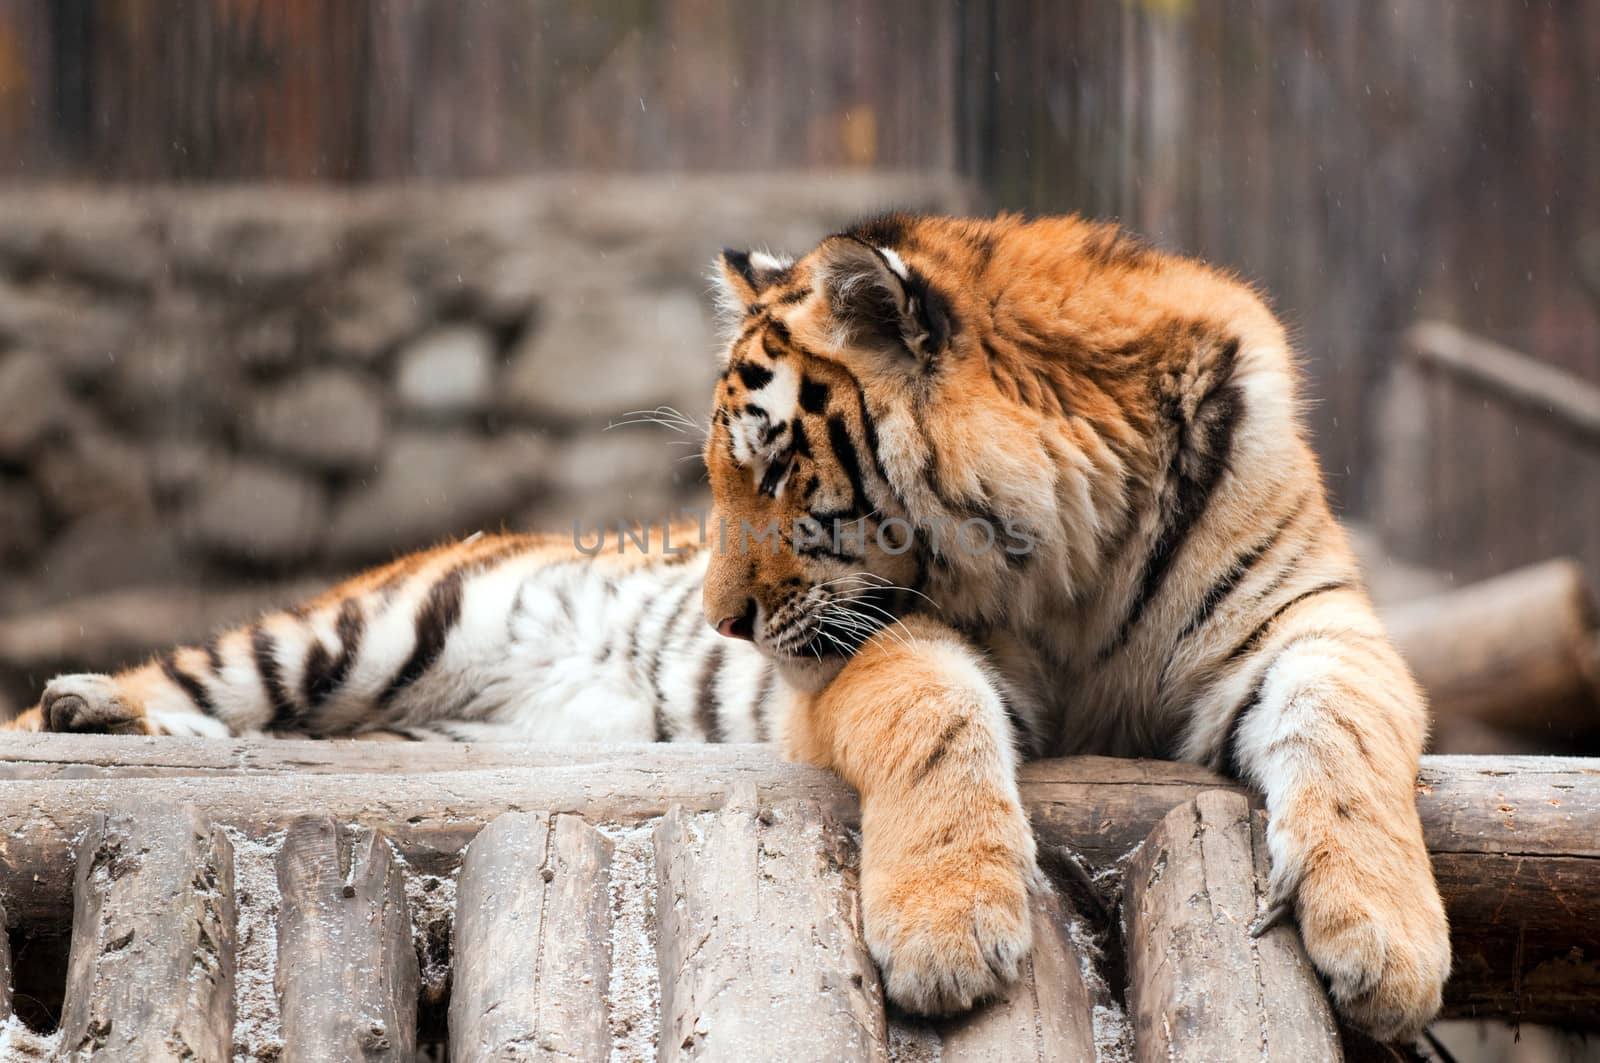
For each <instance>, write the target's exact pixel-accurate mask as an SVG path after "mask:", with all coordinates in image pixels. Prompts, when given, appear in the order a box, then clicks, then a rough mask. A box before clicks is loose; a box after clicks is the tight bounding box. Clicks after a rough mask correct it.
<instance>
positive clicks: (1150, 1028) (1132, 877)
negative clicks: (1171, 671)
mask: <svg viewBox="0 0 1600 1063" xmlns="http://www.w3.org/2000/svg"><path fill="white" fill-rule="evenodd" d="M1265 850H1266V842H1265V838H1264V836H1263V835H1262V834H1261V832H1260V830H1259V829H1253V827H1252V817H1251V814H1250V805H1249V803H1248V802H1247V801H1246V800H1245V799H1244V798H1243V797H1241V796H1239V795H1238V794H1231V793H1227V792H1224V791H1218V790H1213V791H1208V792H1206V793H1203V794H1201V795H1199V796H1198V797H1197V798H1195V799H1194V801H1192V802H1187V803H1185V804H1183V805H1180V806H1179V807H1177V808H1175V809H1173V810H1172V811H1171V812H1169V813H1168V814H1167V816H1166V818H1165V819H1163V820H1162V821H1161V825H1160V826H1158V827H1157V828H1156V829H1155V830H1154V831H1153V832H1152V833H1151V835H1150V838H1149V840H1148V841H1147V842H1145V845H1144V848H1142V849H1140V850H1139V852H1138V854H1137V855H1136V856H1135V857H1134V859H1133V861H1132V863H1130V864H1129V866H1128V871H1127V876H1126V878H1125V879H1124V895H1123V896H1124V900H1123V916H1124V919H1125V921H1126V924H1127V928H1128V938H1127V945H1128V992H1129V996H1130V1010H1131V1013H1132V1020H1133V1035H1134V1054H1135V1057H1136V1058H1137V1059H1138V1060H1139V1061H1140V1063H1168V1061H1169V1060H1210V1059H1234V1058H1237V1057H1238V1055H1239V1050H1240V1047H1241V1046H1243V1045H1248V1046H1251V1052H1250V1055H1251V1058H1262V1059H1269V1060H1283V1061H1285V1063H1300V1061H1301V1060H1307V1059H1317V1060H1325V1059H1326V1060H1336V1059H1339V1058H1341V1056H1340V1050H1339V1032H1338V1028H1337V1027H1336V1026H1335V1025H1334V1021H1333V1013H1332V1010H1331V1009H1330V1007H1329V1004H1328V998H1327V994H1326V993H1325V992H1324V991H1323V988H1322V984H1321V982H1320V981H1318V979H1317V975H1316V972H1315V971H1313V970H1312V968H1311V963H1310V961H1309V960H1308V959H1306V956H1305V952H1304V950H1303V949H1302V948H1301V946H1300V940H1299V938H1298V937H1297V936H1296V935H1295V933H1294V932H1293V931H1292V930H1291V929H1289V928H1288V927H1286V926H1281V927H1277V928H1275V929H1273V930H1270V931H1268V932H1267V933H1266V934H1264V935H1262V936H1261V937H1260V938H1254V939H1253V938H1251V936H1250V928H1251V925H1252V924H1253V923H1255V921H1256V920H1257V919H1258V918H1260V917H1261V915H1262V914H1263V913H1264V912H1265V910H1266V902H1265V899H1264V898H1265V893H1266V875H1265V872H1266V857H1265ZM1257 1045H1259V1046H1260V1052H1259V1055H1258V1054H1257V1052H1256V1051H1255V1046H1257Z"/></svg>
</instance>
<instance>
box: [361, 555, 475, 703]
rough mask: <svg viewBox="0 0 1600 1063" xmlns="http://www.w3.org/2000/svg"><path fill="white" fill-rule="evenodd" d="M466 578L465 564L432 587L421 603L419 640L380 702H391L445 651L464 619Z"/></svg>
mask: <svg viewBox="0 0 1600 1063" xmlns="http://www.w3.org/2000/svg"><path fill="white" fill-rule="evenodd" d="M465 578H466V568H465V566H462V567H457V568H453V569H451V570H450V571H449V572H446V573H445V574H444V575H443V576H441V577H439V580H438V582H437V583H435V584H434V585H433V586H432V587H431V588H429V589H428V596H427V597H426V598H424V599H423V601H422V604H421V605H420V606H418V607H417V619H416V628H417V640H416V642H415V643H414V644H413V645H412V647H411V656H410V657H408V658H406V662H405V664H403V665H401V666H400V670H399V671H398V672H396V673H395V674H394V678H392V679H390V680H389V685H388V686H386V687H384V688H383V693H381V694H379V695H378V704H379V705H387V704H389V702H391V701H393V700H394V699H395V698H396V697H398V696H399V694H400V692H401V691H403V690H405V689H406V688H407V687H409V686H410V685H411V684H412V683H415V682H416V681H417V680H418V679H421V678H422V677H423V675H424V674H426V673H427V671H428V669H429V668H431V667H433V663H434V662H435V661H437V660H438V659H439V655H440V654H442V653H443V652H444V644H445V640H446V639H448V638H449V637H450V632H451V630H452V629H453V628H454V627H455V626H456V623H457V622H458V621H459V620H460V619H461V594H462V584H463V582H464V581H465Z"/></svg>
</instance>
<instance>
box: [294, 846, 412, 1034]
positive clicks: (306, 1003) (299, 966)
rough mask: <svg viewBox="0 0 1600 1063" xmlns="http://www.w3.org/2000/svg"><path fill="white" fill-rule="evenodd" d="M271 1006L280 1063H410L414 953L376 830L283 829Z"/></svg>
mask: <svg viewBox="0 0 1600 1063" xmlns="http://www.w3.org/2000/svg"><path fill="white" fill-rule="evenodd" d="M278 890H279V893H280V894H281V896H282V907H281V909H280V915H279V918H278V975H277V991H278V1001H279V1005H280V1006H281V1008H282V1014H283V1038H284V1048H283V1059H284V1061H285V1063H299V1061H304V1063H324V1061H327V1060H362V1061H369V1060H395V1061H396V1063H401V1061H403V1063H411V1060H412V1058H413V1056H414V1054H415V1052H416V1037H417V990H418V971H417V953H416V949H415V947H414V946H413V945H412V940H411V917H410V915H409V913H408V911H407V908H406V894H405V885H404V883H403V881H402V879H401V876H400V869H399V868H398V867H396V866H395V864H394V859H393V856H392V855H391V853H390V851H389V842H388V839H387V838H386V837H385V836H384V835H383V833H382V832H380V831H369V832H366V833H365V834H364V836H362V837H360V838H357V839H354V840H352V839H351V838H350V837H348V836H347V835H346V834H345V832H344V831H342V830H341V829H340V828H339V826H338V823H337V822H336V819H335V817H333V816H326V815H323V816H307V817H304V818H300V819H297V820H295V821H294V822H293V823H291V824H290V825H289V827H288V832H287V836H286V837H285V839H284V843H283V850H282V851H281V852H280V853H279V854H278Z"/></svg>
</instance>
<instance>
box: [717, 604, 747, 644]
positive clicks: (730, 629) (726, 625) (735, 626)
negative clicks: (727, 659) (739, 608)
mask: <svg viewBox="0 0 1600 1063" xmlns="http://www.w3.org/2000/svg"><path fill="white" fill-rule="evenodd" d="M717 634H719V635H721V636H722V637H724V638H730V639H744V640H745V641H746V642H752V641H754V640H755V637H756V600H755V599H754V598H747V599H745V603H744V615H743V616H725V617H723V618H722V619H721V620H718V621H717Z"/></svg>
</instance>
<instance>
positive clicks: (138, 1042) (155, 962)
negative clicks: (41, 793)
mask: <svg viewBox="0 0 1600 1063" xmlns="http://www.w3.org/2000/svg"><path fill="white" fill-rule="evenodd" d="M78 849H79V851H78V862H77V874H76V876H75V878H74V881H73V896H74V899H75V911H74V915H73V921H72V949H71V956H70V959H69V960H68V967H67V993H66V1006H65V1009H64V1013H63V1015H62V1018H61V1042H60V1044H61V1049H62V1051H64V1052H66V1053H68V1054H69V1055H70V1057H71V1058H74V1059H85V1060H98V1059H103V1060H129V1061H140V1060H150V1061H155V1060H174V1061H176V1060H195V1061H207V1063H209V1061H217V1063H222V1061H225V1060H228V1059H231V1058H232V1052H233V1016H234V1004H233V988H234V898H233V850H232V847H231V846H230V845H229V842H228V839H227V837H226V835H224V834H223V832H222V831H221V830H220V829H217V828H213V827H212V826H211V825H210V824H209V823H208V822H207V821H206V820H205V819H204V818H203V817H202V816H201V815H200V814H199V813H198V812H197V811H196V810H195V809H194V808H193V807H175V806H171V805H159V804H157V805H152V804H148V803H145V802H139V803H137V804H129V805H124V806H119V807H117V808H116V810H115V811H113V812H111V813H110V814H102V815H97V816H95V817H94V819H93V821H92V823H91V824H90V826H89V830H88V832H87V834H86V835H85V836H84V838H83V842H82V844H81V845H80V846H79V847H78Z"/></svg>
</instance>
